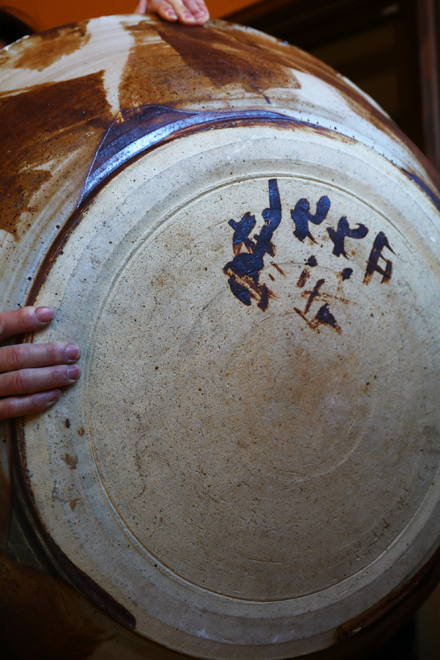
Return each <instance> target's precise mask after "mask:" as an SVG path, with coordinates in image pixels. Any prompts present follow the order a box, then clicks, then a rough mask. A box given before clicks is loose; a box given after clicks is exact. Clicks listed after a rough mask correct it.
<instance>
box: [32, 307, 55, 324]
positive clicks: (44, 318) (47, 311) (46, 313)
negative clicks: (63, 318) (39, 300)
mask: <svg viewBox="0 0 440 660" xmlns="http://www.w3.org/2000/svg"><path fill="white" fill-rule="evenodd" d="M35 316H36V317H37V319H38V320H39V321H40V323H49V321H52V319H53V310H52V309H51V308H50V307H37V309H36V310H35Z"/></svg>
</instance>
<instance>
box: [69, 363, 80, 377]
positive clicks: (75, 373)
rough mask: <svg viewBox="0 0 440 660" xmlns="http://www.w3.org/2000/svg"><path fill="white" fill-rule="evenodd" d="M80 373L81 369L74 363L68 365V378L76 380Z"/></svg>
mask: <svg viewBox="0 0 440 660" xmlns="http://www.w3.org/2000/svg"><path fill="white" fill-rule="evenodd" d="M80 374H81V370H80V368H79V367H77V366H76V364H74V365H72V366H71V367H68V369H67V375H68V377H69V380H78V378H79V377H80Z"/></svg>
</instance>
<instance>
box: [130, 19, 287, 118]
mask: <svg viewBox="0 0 440 660" xmlns="http://www.w3.org/2000/svg"><path fill="white" fill-rule="evenodd" d="M126 29H127V30H128V31H130V32H131V34H132V35H133V36H134V38H135V45H134V47H133V48H132V50H131V52H130V56H129V58H128V60H127V65H126V68H125V71H124V76H123V79H122V82H121V85H120V103H121V107H131V108H133V107H137V106H139V105H149V104H151V103H152V102H155V103H160V104H162V105H167V106H168V107H180V108H185V106H186V105H187V104H188V102H191V103H194V102H200V103H201V108H200V109H201V110H203V103H204V102H207V101H210V100H216V101H221V100H222V99H223V100H224V102H225V106H226V105H227V103H228V97H229V94H228V92H226V94H225V92H224V91H223V92H221V93H219V90H222V89H224V88H225V87H227V86H229V85H231V86H234V87H235V88H237V87H239V88H240V89H242V90H243V92H245V93H254V94H256V95H258V96H263V97H264V91H265V90H267V89H269V88H271V87H284V88H289V89H292V88H298V87H299V84H298V82H296V81H295V78H294V74H293V73H292V72H291V71H289V70H288V69H287V68H286V67H289V63H288V62H287V61H281V58H280V57H279V56H278V55H277V54H276V53H272V51H271V49H270V48H267V50H263V49H262V48H260V47H253V46H252V44H249V45H248V44H246V43H242V42H241V41H240V34H237V35H236V36H235V35H234V34H233V33H232V32H231V33H229V32H225V31H223V30H222V31H220V30H216V29H214V28H212V27H211V28H209V27H208V28H205V29H203V30H194V29H193V28H190V27H186V26H183V25H174V24H173V25H168V24H167V23H157V24H155V25H154V26H152V25H151V23H150V22H141V23H138V24H137V25H134V26H127V28H126ZM152 34H153V35H157V34H159V35H160V36H161V38H162V40H163V41H162V42H161V43H150V44H148V41H149V37H151V36H152ZM147 44H148V46H147Z"/></svg>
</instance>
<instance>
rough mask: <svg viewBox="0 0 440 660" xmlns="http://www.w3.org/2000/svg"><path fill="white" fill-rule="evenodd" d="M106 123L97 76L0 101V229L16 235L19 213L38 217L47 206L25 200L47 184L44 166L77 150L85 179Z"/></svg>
mask: <svg viewBox="0 0 440 660" xmlns="http://www.w3.org/2000/svg"><path fill="white" fill-rule="evenodd" d="M110 122H111V115H110V110H109V106H108V103H107V100H106V95H105V91H104V89H103V83H102V74H101V73H94V74H91V75H89V76H84V77H81V78H75V79H74V80H69V81H67V82H59V83H47V84H42V85H36V86H35V87H32V88H30V89H28V90H26V91H23V92H21V93H19V94H14V95H9V96H7V95H4V96H3V97H2V98H0V133H1V135H2V147H3V157H2V161H1V165H0V203H1V207H2V213H1V217H0V229H4V230H5V231H7V232H9V233H11V234H12V235H14V236H16V235H17V231H18V223H19V221H20V217H21V214H22V213H24V212H26V211H27V212H29V213H38V212H40V211H41V209H42V208H43V207H44V206H45V205H46V204H47V199H46V197H45V196H42V198H41V199H39V200H38V202H37V203H35V202H31V200H32V197H33V195H34V194H35V193H36V192H38V191H39V190H40V189H41V186H42V185H43V184H45V183H48V182H49V181H50V179H51V172H50V170H49V169H46V167H47V168H48V167H49V163H50V167H51V168H53V166H54V162H55V163H61V162H62V161H63V160H65V155H66V154H68V153H71V152H72V150H74V151H77V152H78V155H79V162H78V165H79V168H80V169H82V170H83V172H84V179H85V177H86V175H87V171H88V169H89V167H90V162H91V160H92V158H93V155H94V153H95V151H96V149H97V148H98V145H99V143H100V141H101V139H102V137H103V135H104V133H105V130H106V129H107V127H108V126H109V124H110ZM65 176H67V174H66V175H65ZM57 187H59V182H57ZM34 204H36V205H34ZM16 237H17V236H16Z"/></svg>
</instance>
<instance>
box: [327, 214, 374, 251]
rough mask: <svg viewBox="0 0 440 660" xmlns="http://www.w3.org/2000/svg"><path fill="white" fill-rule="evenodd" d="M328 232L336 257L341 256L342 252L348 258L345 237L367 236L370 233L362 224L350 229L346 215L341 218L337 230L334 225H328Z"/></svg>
mask: <svg viewBox="0 0 440 660" xmlns="http://www.w3.org/2000/svg"><path fill="white" fill-rule="evenodd" d="M327 232H328V235H329V236H330V238H331V240H332V241H333V246H334V247H333V254H334V255H335V257H340V256H341V254H342V255H343V256H344V257H345V258H346V259H348V256H347V253H346V251H345V239H346V238H355V239H360V238H365V236H366V235H367V234H368V229H367V227H366V226H365V225H361V224H358V226H357V228H356V229H350V226H349V224H348V222H347V218H346V217H345V216H344V217H342V218H340V220H339V222H338V228H337V230H336V231H335V230H334V229H333V227H327Z"/></svg>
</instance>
